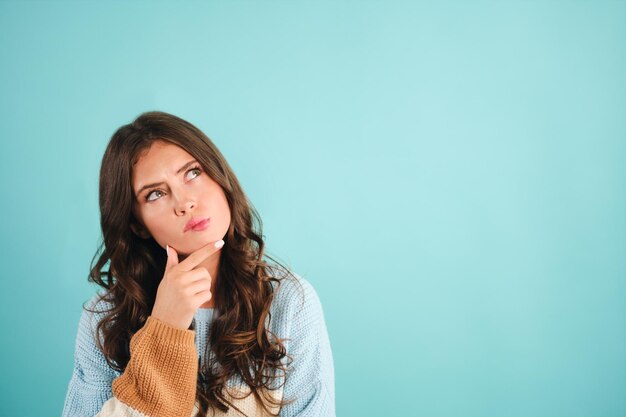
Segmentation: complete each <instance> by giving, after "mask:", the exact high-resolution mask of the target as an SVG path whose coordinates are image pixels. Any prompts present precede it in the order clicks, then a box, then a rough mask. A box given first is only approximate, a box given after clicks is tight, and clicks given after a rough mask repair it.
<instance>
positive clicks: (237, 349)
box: [63, 112, 335, 417]
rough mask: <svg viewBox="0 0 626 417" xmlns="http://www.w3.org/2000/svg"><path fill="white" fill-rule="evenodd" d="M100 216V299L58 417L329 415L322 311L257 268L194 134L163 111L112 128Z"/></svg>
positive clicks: (228, 184) (226, 192) (232, 190)
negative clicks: (101, 239) (101, 288)
mask: <svg viewBox="0 0 626 417" xmlns="http://www.w3.org/2000/svg"><path fill="white" fill-rule="evenodd" d="M100 211H101V226H102V233H103V242H102V245H101V247H100V248H99V251H98V252H100V251H102V253H101V254H100V256H99V257H98V254H96V256H95V257H94V261H95V260H96V258H98V259H97V262H95V265H93V261H92V269H91V272H90V276H89V281H91V282H95V283H97V284H98V285H100V286H102V287H103V288H104V290H103V291H102V292H100V293H99V294H97V295H95V296H94V297H93V298H92V299H91V300H90V302H89V307H87V308H85V310H84V311H83V313H82V316H81V318H80V322H79V326H78V333H77V337H76V348H75V364H74V372H73V375H72V378H71V380H70V382H69V386H68V391H67V395H66V399H65V406H64V410H63V416H68V417H69V416H89V417H93V416H94V415H98V416H102V417H105V416H136V417H144V416H149V417H176V416H182V417H191V416H194V417H195V416H197V417H204V416H207V415H211V416H213V415H215V416H235V415H237V416H241V415H247V416H250V417H252V416H269V415H274V416H276V415H279V416H282V417H286V416H315V417H325V416H334V415H335V399H334V370H333V359H332V352H331V348H330V342H329V339H328V332H327V329H326V325H325V321H324V316H323V311H322V306H321V304H320V300H319V298H318V296H317V294H316V292H315V290H314V288H313V287H312V286H311V284H310V283H309V282H308V281H307V280H305V279H304V278H302V277H300V276H299V275H297V274H295V273H292V272H290V271H289V270H288V269H287V268H285V267H284V266H282V265H281V264H280V263H278V262H276V261H274V264H270V263H269V262H267V261H266V260H264V256H265V257H266V258H269V259H272V258H271V257H269V256H268V255H266V254H264V241H263V239H262V236H263V235H262V233H261V227H262V226H261V225H262V223H261V220H260V218H259V216H258V214H257V213H256V211H255V210H254V208H253V206H252V205H251V204H250V202H249V201H248V199H247V198H246V196H245V194H244V192H243V190H242V188H241V186H240V184H239V182H238V181H237V178H236V177H235V174H234V173H233V171H232V169H231V168H230V166H229V165H228V163H227V162H226V160H225V159H224V157H223V156H222V154H221V153H220V151H219V150H218V149H217V148H216V147H215V145H214V144H213V143H212V142H211V140H210V139H209V138H208V137H207V136H206V135H204V134H203V133H202V132H201V131H200V130H199V129H198V128H196V127H195V126H194V125H192V124H190V123H189V122H187V121H185V120H183V119H180V118H178V117H176V116H173V115H171V114H167V113H163V112H148V113H144V114H142V115H140V116H139V117H138V118H137V119H136V120H135V121H133V122H132V123H130V124H127V125H124V126H122V127H120V128H119V129H118V130H117V131H116V132H115V134H114V135H113V137H112V138H111V140H110V142H109V144H108V146H107V149H106V151H105V153H104V157H103V160H102V166H101V169H100ZM253 220H256V222H257V223H258V226H257V225H255V224H253ZM255 227H258V230H255ZM272 260H273V259H272ZM107 263H108V267H109V269H108V270H103V267H105V265H106V264H107Z"/></svg>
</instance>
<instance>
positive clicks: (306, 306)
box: [270, 267, 321, 316]
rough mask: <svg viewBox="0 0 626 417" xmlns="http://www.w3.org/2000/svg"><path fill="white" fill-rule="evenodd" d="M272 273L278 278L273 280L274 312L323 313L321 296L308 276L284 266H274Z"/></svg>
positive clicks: (286, 313)
mask: <svg viewBox="0 0 626 417" xmlns="http://www.w3.org/2000/svg"><path fill="white" fill-rule="evenodd" d="M270 275H271V276H273V277H274V278H276V279H277V280H276V281H274V280H272V281H271V282H272V285H273V287H274V298H273V301H272V308H271V310H272V314H276V315H290V316H294V315H298V314H302V313H304V314H321V302H320V299H319V296H318V294H317V291H316V290H315V288H314V287H313V284H312V283H311V282H310V281H309V280H308V279H307V278H305V277H303V276H302V275H300V274H298V273H296V272H294V271H292V270H288V269H285V268H283V267H273V268H272V269H271V272H270Z"/></svg>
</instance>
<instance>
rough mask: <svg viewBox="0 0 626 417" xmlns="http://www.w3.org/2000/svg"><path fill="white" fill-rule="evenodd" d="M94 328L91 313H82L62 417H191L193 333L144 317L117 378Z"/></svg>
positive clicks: (195, 368)
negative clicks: (105, 357) (143, 321)
mask: <svg viewBox="0 0 626 417" xmlns="http://www.w3.org/2000/svg"><path fill="white" fill-rule="evenodd" d="M94 328H95V327H94V323H93V320H92V316H91V313H89V312H86V311H83V314H82V316H81V321H80V324H79V330H78V336H77V340H76V352H75V365H74V373H73V375H72V379H71V381H70V384H69V387H68V392H67V396H66V400H65V406H64V410H63V417H66V416H67V417H70V416H72V417H74V416H85V417H93V416H94V415H97V416H98V417H131V416H132V417H165V416H167V417H178V416H181V417H189V416H190V415H191V413H192V411H193V408H194V403H195V394H196V380H197V372H198V357H197V354H196V348H195V344H194V334H195V333H194V332H193V331H192V330H182V329H179V328H175V327H172V326H170V325H169V324H166V323H164V322H162V321H160V320H158V319H156V318H153V317H148V320H147V321H146V324H145V325H144V327H142V328H141V329H140V330H139V331H138V332H137V333H135V335H133V337H132V338H131V342H130V360H129V362H128V365H127V366H126V369H125V370H124V373H123V374H122V375H120V376H119V377H117V378H115V376H116V375H117V374H116V373H115V372H114V371H113V370H112V369H111V368H110V367H109V366H108V364H107V363H106V361H105V360H104V355H103V354H102V352H101V351H100V350H99V349H98V347H97V346H96V344H95V336H94V335H95V332H94V331H93V329H94ZM96 413H97V414H96Z"/></svg>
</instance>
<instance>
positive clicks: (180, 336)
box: [137, 316, 196, 348]
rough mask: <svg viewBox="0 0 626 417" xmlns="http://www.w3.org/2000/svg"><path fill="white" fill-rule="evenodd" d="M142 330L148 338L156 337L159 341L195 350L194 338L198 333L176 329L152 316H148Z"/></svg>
mask: <svg viewBox="0 0 626 417" xmlns="http://www.w3.org/2000/svg"><path fill="white" fill-rule="evenodd" d="M142 329H143V330H144V332H145V333H146V335H147V336H149V337H156V338H157V339H158V340H161V341H163V342H166V343H168V344H172V345H177V346H180V347H187V348H188V347H194V348H195V344H194V338H195V335H196V332H194V331H193V330H186V329H185V330H183V329H180V328H178V327H174V326H172V325H169V324H167V323H166V322H164V321H161V320H159V319H157V318H155V317H152V316H148V319H147V320H146V324H144V326H143V328H142ZM137 333H139V332H137Z"/></svg>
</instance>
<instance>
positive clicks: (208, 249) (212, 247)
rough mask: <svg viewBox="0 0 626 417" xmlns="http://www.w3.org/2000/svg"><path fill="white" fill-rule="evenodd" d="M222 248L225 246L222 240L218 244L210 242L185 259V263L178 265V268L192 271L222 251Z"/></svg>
mask: <svg viewBox="0 0 626 417" xmlns="http://www.w3.org/2000/svg"><path fill="white" fill-rule="evenodd" d="M222 246H224V241H223V240H221V239H220V240H218V241H217V242H210V243H208V244H206V245H204V246H203V247H201V248H200V249H198V250H197V251H195V252H193V253H192V254H191V255H189V256H188V257H187V258H185V260H184V261H182V262H181V263H179V264H178V268H179V269H180V270H182V271H191V270H192V269H194V268H195V267H196V266H198V265H200V263H201V262H202V261H204V260H205V259H206V258H208V257H209V256H211V255H213V254H214V253H215V252H218V251H219V250H220V249H222Z"/></svg>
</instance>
